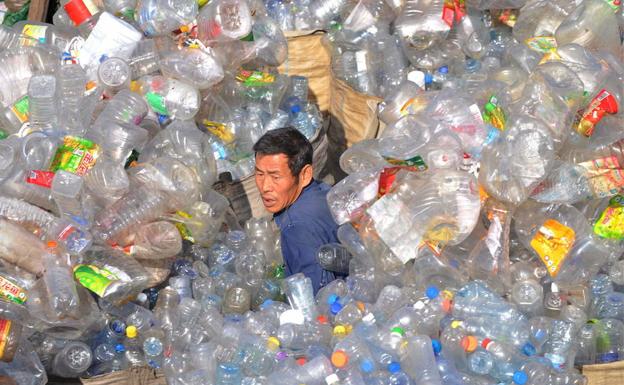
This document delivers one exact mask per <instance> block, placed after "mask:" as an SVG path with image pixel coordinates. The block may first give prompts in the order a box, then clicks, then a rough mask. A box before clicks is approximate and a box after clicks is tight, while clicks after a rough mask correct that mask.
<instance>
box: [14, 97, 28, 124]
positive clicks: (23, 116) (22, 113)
mask: <svg viewBox="0 0 624 385" xmlns="http://www.w3.org/2000/svg"><path fill="white" fill-rule="evenodd" d="M11 111H12V112H13V114H14V115H15V117H16V118H17V120H19V121H20V123H26V122H27V121H28V119H29V111H30V108H29V99H28V95H24V96H22V97H21V98H19V99H18V100H17V101H16V102H15V103H13V105H12V106H11Z"/></svg>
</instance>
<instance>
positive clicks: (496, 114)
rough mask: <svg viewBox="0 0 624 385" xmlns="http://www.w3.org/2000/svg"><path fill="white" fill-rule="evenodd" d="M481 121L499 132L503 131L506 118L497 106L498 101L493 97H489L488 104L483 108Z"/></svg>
mask: <svg viewBox="0 0 624 385" xmlns="http://www.w3.org/2000/svg"><path fill="white" fill-rule="evenodd" d="M482 118H483V121H484V122H485V123H488V124H490V125H491V126H493V127H495V128H498V129H499V130H501V131H504V130H505V123H506V122H507V117H506V115H505V112H504V111H503V109H502V108H501V107H500V106H499V105H498V99H497V98H496V96H495V95H492V96H490V98H489V99H488V102H487V103H485V106H484V107H483V116H482Z"/></svg>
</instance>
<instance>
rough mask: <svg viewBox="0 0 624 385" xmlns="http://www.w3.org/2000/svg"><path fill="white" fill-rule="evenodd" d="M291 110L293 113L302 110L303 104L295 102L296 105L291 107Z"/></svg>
mask: <svg viewBox="0 0 624 385" xmlns="http://www.w3.org/2000/svg"><path fill="white" fill-rule="evenodd" d="M290 112H292V113H293V114H297V113H299V112H301V106H300V105H298V104H295V105H294V106H292V107H290Z"/></svg>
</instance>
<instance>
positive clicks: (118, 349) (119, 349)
mask: <svg viewBox="0 0 624 385" xmlns="http://www.w3.org/2000/svg"><path fill="white" fill-rule="evenodd" d="M125 351H126V347H125V346H124V345H123V344H117V345H115V352H117V353H123V352H125Z"/></svg>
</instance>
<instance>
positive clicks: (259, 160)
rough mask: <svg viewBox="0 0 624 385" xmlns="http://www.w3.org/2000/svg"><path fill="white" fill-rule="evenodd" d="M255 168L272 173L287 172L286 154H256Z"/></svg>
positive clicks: (288, 171)
mask: <svg viewBox="0 0 624 385" xmlns="http://www.w3.org/2000/svg"><path fill="white" fill-rule="evenodd" d="M256 170H258V171H262V172H266V173H273V172H280V173H289V174H290V168H289V167H288V156H286V154H261V153H258V154H256Z"/></svg>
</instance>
